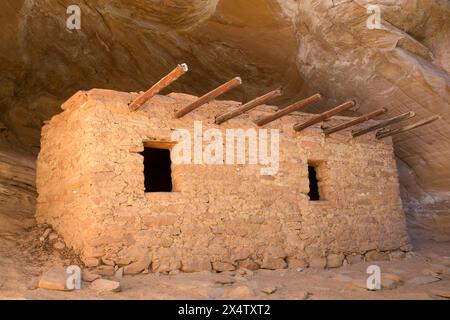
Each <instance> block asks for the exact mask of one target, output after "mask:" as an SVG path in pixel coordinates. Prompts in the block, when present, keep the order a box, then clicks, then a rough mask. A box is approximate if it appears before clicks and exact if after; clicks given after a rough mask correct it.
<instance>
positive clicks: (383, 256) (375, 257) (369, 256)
mask: <svg viewBox="0 0 450 320" xmlns="http://www.w3.org/2000/svg"><path fill="white" fill-rule="evenodd" d="M366 261H367V262H372V261H389V254H388V253H387V252H381V251H377V250H372V251H369V252H367V253H366Z"/></svg>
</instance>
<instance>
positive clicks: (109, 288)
mask: <svg viewBox="0 0 450 320" xmlns="http://www.w3.org/2000/svg"><path fill="white" fill-rule="evenodd" d="M90 288H91V289H92V290H95V291H97V292H99V293H111V292H119V291H121V290H122V288H121V286H120V282H117V281H111V280H106V279H97V280H95V281H94V282H92V284H91V285H90Z"/></svg>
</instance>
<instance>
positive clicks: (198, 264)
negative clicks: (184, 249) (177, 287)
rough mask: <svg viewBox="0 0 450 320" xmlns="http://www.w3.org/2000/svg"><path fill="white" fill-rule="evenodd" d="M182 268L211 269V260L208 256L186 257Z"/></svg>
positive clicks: (185, 270)
mask: <svg viewBox="0 0 450 320" xmlns="http://www.w3.org/2000/svg"><path fill="white" fill-rule="evenodd" d="M181 270H183V271H184V272H199V271H205V270H211V261H210V260H209V258H208V257H207V256H190V257H186V258H184V259H183V260H182V264H181Z"/></svg>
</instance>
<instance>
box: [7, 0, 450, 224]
mask: <svg viewBox="0 0 450 320" xmlns="http://www.w3.org/2000/svg"><path fill="white" fill-rule="evenodd" d="M371 3H377V4H380V5H381V18H382V29H380V30H369V29H368V28H367V26H366V21H367V19H368V17H369V14H368V13H367V11H366V8H365V6H366V5H368V4H371ZM70 4H72V1H68V0H4V1H3V2H2V10H1V11H0V27H1V30H2V31H1V32H0V69H1V70H2V73H1V75H0V122H1V123H3V124H4V125H1V124H0V134H1V135H3V136H6V138H7V139H8V140H10V141H11V140H13V138H12V137H13V136H15V137H17V138H18V139H19V142H20V143H21V144H25V145H26V146H27V148H28V149H29V150H31V151H32V152H33V153H36V151H37V150H38V149H37V148H36V147H37V146H38V145H39V132H40V128H41V126H42V122H43V121H44V120H48V119H49V118H50V117H51V116H52V115H54V114H55V113H57V112H59V111H58V106H59V105H60V104H61V103H62V102H63V101H64V100H66V99H67V98H68V97H69V96H71V95H72V94H73V93H74V92H75V91H77V90H79V89H90V88H93V87H101V88H111V89H116V90H121V91H139V90H144V89H145V88H148V87H149V85H150V84H151V83H153V82H154V81H156V80H157V79H159V78H160V77H161V76H162V75H163V74H165V73H166V72H167V71H169V70H170V69H171V68H172V67H173V66H174V65H175V64H176V63H180V62H186V63H188V64H189V66H190V72H189V73H188V74H187V75H185V76H184V77H183V78H181V79H180V80H179V81H178V82H177V83H176V84H175V85H174V86H172V87H171V88H170V91H179V92H187V93H191V94H196V95H199V94H201V93H203V92H205V91H208V90H210V89H212V88H214V87H215V86H217V85H219V84H220V83H222V82H224V81H226V80H228V79H229V78H231V77H234V76H235V75H241V76H242V77H243V78H244V81H245V83H244V86H242V88H240V89H237V90H233V91H232V92H230V94H228V95H227V96H225V97H224V98H233V99H235V100H240V101H242V100H248V99H250V98H252V97H254V96H256V95H259V94H261V93H264V92H266V91H268V90H271V89H274V88H276V87H278V86H283V87H284V89H285V96H284V98H282V99H280V100H278V101H275V102H276V103H278V104H279V105H281V106H283V105H286V104H287V103H288V102H291V101H294V100H296V99H298V98H300V97H304V96H305V95H306V94H308V93H311V92H312V91H320V92H321V93H322V94H324V95H325V96H326V97H327V98H328V99H329V101H326V102H325V103H324V104H326V105H331V104H333V103H336V102H340V101H342V100H344V99H348V98H356V99H357V101H358V103H359V105H360V106H361V107H360V109H359V110H358V111H357V112H358V113H364V112H367V111H369V110H373V109H376V108H379V107H381V106H385V107H388V108H389V109H390V114H389V115H388V116H391V115H396V114H399V113H401V112H405V111H408V110H413V111H415V112H416V113H417V117H416V118H423V117H427V116H430V115H432V114H440V115H441V116H442V120H439V121H436V122H435V123H433V124H431V125H429V126H427V127H423V128H420V129H418V130H416V131H413V132H410V133H406V134H402V135H400V136H398V137H396V138H395V140H394V142H395V146H396V154H397V156H398V157H399V158H400V159H401V160H402V163H404V164H405V170H402V172H409V173H410V174H405V175H402V176H401V178H402V185H403V189H404V195H405V197H406V198H405V199H406V202H405V203H406V205H407V207H408V208H411V211H417V212H419V211H420V212H428V211H430V210H432V211H433V212H440V216H442V215H443V214H445V213H446V212H448V204H445V202H446V201H448V198H449V186H450V163H449V160H448V159H449V155H450V145H449V144H450V143H449V139H450V129H449V126H448V121H449V120H448V119H449V112H450V111H449V110H450V108H449V101H450V89H449V83H450V77H449V72H450V51H449V50H448V49H449V47H450V3H449V1H444V0H389V1H388V0H383V1H366V0H358V1H351V0H311V1H306V0H299V1H294V0H227V1H225V0H190V1H182V0H174V1H140V2H136V1H129V0H114V1H106V0H92V1H88V2H83V3H82V4H80V7H81V12H82V28H81V30H79V31H72V32H69V31H68V30H66V28H65V23H66V18H67V17H68V15H67V14H66V8H67V6H68V5H70ZM166 93H167V92H166ZM318 110H319V109H310V110H309V111H311V112H317V111H318ZM3 127H5V128H4V129H2V128H3ZM33 146H34V148H33ZM410 169H412V171H411V170H410ZM418 208H421V209H420V210H419V209H418ZM433 219H434V218H433ZM442 221H443V220H442ZM447 225H448V222H447Z"/></svg>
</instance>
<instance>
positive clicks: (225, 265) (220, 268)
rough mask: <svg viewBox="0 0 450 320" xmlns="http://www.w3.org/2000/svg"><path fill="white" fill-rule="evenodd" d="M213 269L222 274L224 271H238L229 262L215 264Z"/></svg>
mask: <svg viewBox="0 0 450 320" xmlns="http://www.w3.org/2000/svg"><path fill="white" fill-rule="evenodd" d="M212 267H213V269H214V270H216V271H219V272H222V271H233V270H235V269H236V267H235V266H233V265H232V264H231V263H227V262H220V261H218V262H213V264H212Z"/></svg>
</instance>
